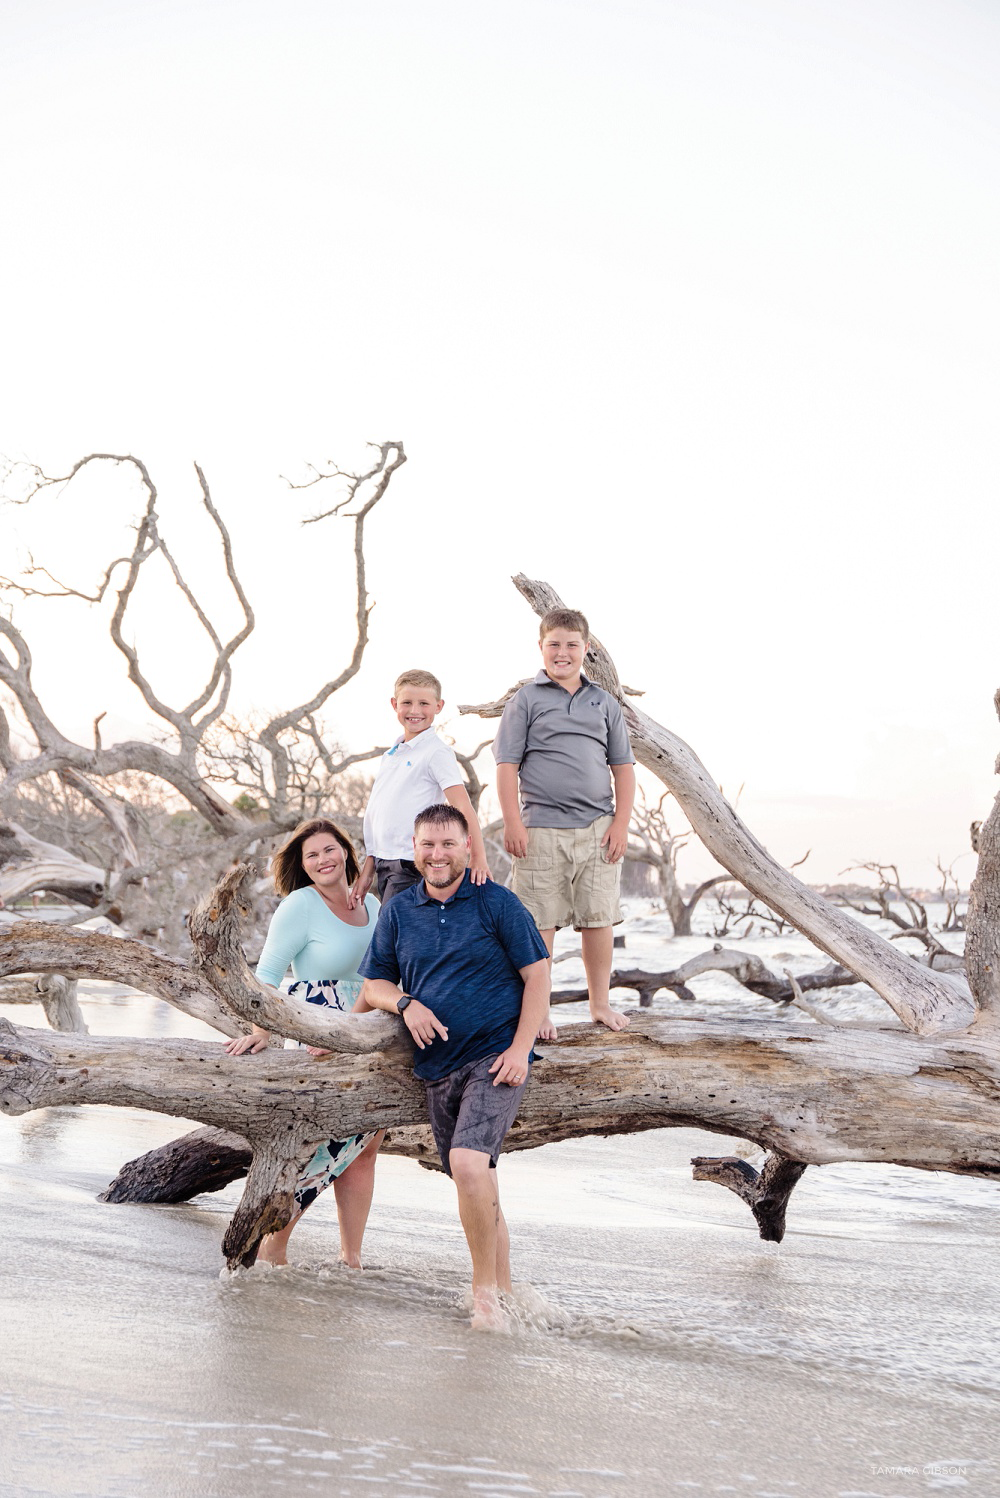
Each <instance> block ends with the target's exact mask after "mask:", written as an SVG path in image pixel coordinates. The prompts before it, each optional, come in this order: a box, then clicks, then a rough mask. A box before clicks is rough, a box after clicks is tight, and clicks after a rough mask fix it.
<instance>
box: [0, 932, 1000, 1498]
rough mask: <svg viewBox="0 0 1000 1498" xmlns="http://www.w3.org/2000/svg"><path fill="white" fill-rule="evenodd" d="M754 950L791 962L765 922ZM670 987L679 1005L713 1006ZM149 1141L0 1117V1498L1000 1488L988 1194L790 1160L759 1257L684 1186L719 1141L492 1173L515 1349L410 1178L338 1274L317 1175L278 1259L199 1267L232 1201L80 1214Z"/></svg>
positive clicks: (397, 1171)
mask: <svg viewBox="0 0 1000 1498" xmlns="http://www.w3.org/2000/svg"><path fill="white" fill-rule="evenodd" d="M638 926H639V923H635V928H634V929H633V931H632V934H631V935H630V938H629V948H630V951H629V960H632V959H633V958H634V957H636V956H639V960H642V961H647V960H648V957H647V954H645V953H642V954H641V955H640V953H639V951H638V950H637V949H638V948H639V947H640V945H641V944H642V943H643V942H644V941H646V940H648V941H650V942H651V941H652V940H653V938H654V937H655V936H656V935H657V933H656V930H655V929H650V930H646V931H645V932H644V931H643V930H640V929H638ZM679 945H680V944H676V945H674V946H672V948H671V952H670V959H669V961H670V963H671V964H672V963H674V962H676V961H677V960H679V958H678V957H677V955H676V954H677V951H678V949H679ZM703 947H704V939H703V938H696V939H692V948H691V949H692V950H695V949H698V950H700V949H702V948H703ZM756 949H757V950H761V951H762V952H764V953H765V955H768V956H769V957H770V959H771V960H772V961H774V953H775V952H777V951H779V950H780V951H786V952H789V953H790V954H791V955H790V959H789V965H791V966H793V967H796V966H798V964H799V962H800V961H801V959H802V958H803V957H804V956H805V955H807V948H806V947H805V944H804V943H802V942H801V939H800V938H797V937H794V936H793V937H790V938H789V937H788V936H783V937H782V938H779V939H778V941H777V942H776V943H772V949H771V951H769V952H768V951H767V949H766V947H765V946H758V947H757V948H756ZM662 957H663V951H662V948H661V949H660V950H659V952H658V953H657V954H656V959H657V961H659V960H660V959H662ZM649 965H653V963H652V962H650V963H649ZM664 965H666V964H664ZM776 965H777V966H781V965H782V964H781V962H777V963H776ZM573 976H574V964H572V963H566V964H565V965H563V967H562V971H561V972H560V978H561V979H565V980H567V981H568V980H571V979H572V978H573ZM695 986H696V988H697V991H698V993H699V1003H700V1004H704V1005H705V1006H706V1008H714V1007H716V1005H721V1004H722V1003H725V1004H726V1005H727V1007H731V1005H732V1001H733V995H734V993H735V992H738V990H734V989H733V988H732V987H731V986H730V983H729V980H725V979H711V978H709V979H705V980H696V985H695ZM752 1002H754V1001H751V1003H752ZM844 1002H845V1004H850V1003H851V1002H853V1001H852V999H851V997H850V995H847V996H845V999H844ZM858 1002H860V1000H859V1001H858ZM85 1008H86V1011H87V1017H88V1022H89V1023H90V1025H91V1028H92V1029H93V1030H94V1031H103V1032H113V1033H145V1034H177V1033H184V1032H186V1033H197V1031H198V1027H197V1026H194V1025H193V1024H192V1023H191V1022H190V1021H187V1020H185V1019H183V1017H181V1016H178V1015H176V1014H175V1013H174V1012H173V1011H171V1010H170V1009H168V1008H167V1006H165V1005H161V1004H157V1003H154V1002H152V1001H150V1000H147V999H142V998H138V997H135V996H132V997H128V996H125V995H123V994H121V993H120V992H117V991H114V990H111V989H107V988H99V987H95V988H93V989H91V991H90V995H89V997H88V998H87V1000H86V1003H85ZM2 1012H3V1013H5V1014H6V1015H7V1016H8V1017H9V1018H12V1019H13V1020H14V1021H15V1023H19V1024H23V1023H25V1022H27V1021H29V1020H30V1022H31V1023H34V1024H41V1023H42V1021H41V1018H40V1014H39V1012H38V1011H34V1010H28V1009H24V1008H19V1009H16V1010H15V1009H5V1010H3V1011H2ZM561 1017H562V1016H561ZM566 1017H568V1016H566ZM177 1132H179V1126H178V1122H177V1121H176V1120H171V1119H168V1118H163V1117H159V1116H157V1115H153V1114H137V1113H134V1112H131V1111H129V1110H118V1109H98V1108H73V1109H66V1110H55V1109H52V1110H46V1111H44V1112H39V1113H35V1114H30V1115H27V1116H26V1117H24V1118H21V1119H15V1120H6V1119H4V1120H0V1210H2V1213H3V1224H4V1230H5V1240H6V1253H5V1273H4V1275H3V1278H2V1281H0V1493H2V1494H4V1495H5V1498H6V1495H14V1494H16V1495H18V1498H21V1495H25V1498H27V1495H35V1494H38V1495H42V1494H46V1495H48V1494H51V1495H60V1498H69V1495H72V1498H76V1495H80V1498H83V1495H86V1498H92V1495H93V1498H131V1495H133V1494H138V1493H140V1492H142V1493H147V1494H153V1495H157V1498H159V1495H165V1498H181V1495H184V1498H187V1495H191V1498H231V1495H232V1498H237V1495H239V1498H258V1495H265V1494H292V1493H322V1494H328V1495H349V1498H356V1495H362V1494H372V1493H383V1494H389V1495H395V1494H419V1493H427V1494H436V1495H446V1498H451V1495H456V1494H466V1495H471V1498H476V1495H501V1494H539V1495H546V1498H602V1495H616V1498H617V1495H626V1494H628V1495H642V1498H645V1495H647V1494H648V1495H657V1494H661V1493H675V1492H676V1493H697V1492H702V1493H736V1494H741V1495H743V1494H745V1495H755V1498H764V1495H768V1494H776V1493H780V1494H792V1495H797V1494H810V1495H811V1494H817V1495H825V1494H831V1495H833V1494H836V1495H843V1498H848V1495H851V1498H857V1495H866V1494H878V1495H883V1494H894V1495H896V1494H900V1495H909V1494H923V1493H928V1492H936V1491H938V1490H941V1489H943V1488H949V1489H959V1490H962V1491H968V1492H970V1493H972V1492H975V1493H983V1494H994V1493H997V1492H1000V1436H998V1434H997V1433H996V1426H997V1415H998V1412H1000V1411H998V1406H1000V1358H998V1356H997V1345H998V1332H1000V1311H998V1309H997V1298H996V1295H995V1293H994V1289H993V1286H994V1284H995V1281H996V1278H997V1268H998V1248H1000V1214H998V1210H997V1209H998V1201H1000V1199H998V1191H997V1187H996V1186H995V1185H994V1184H993V1183H988V1182H979V1181H971V1180H963V1179H960V1178H957V1177H950V1176H946V1175H935V1174H928V1173H925V1172H917V1171H907V1170H899V1169H893V1168H876V1167H869V1166H859V1165H845V1166H825V1167H823V1168H822V1169H816V1168H813V1169H810V1170H809V1171H808V1172H807V1174H806V1176H805V1177H804V1179H803V1181H802V1183H801V1184H800V1185H799V1187H798V1188H797V1189H796V1192H795V1194H794V1196H793V1198H792V1202H791V1205H790V1208H789V1229H788V1233H787V1235H786V1238H785V1241H784V1243H783V1244H781V1245H780V1246H778V1245H772V1244H765V1243H762V1242H761V1241H760V1239H759V1238H758V1237H757V1235H756V1229H755V1226H754V1224H753V1220H752V1218H751V1217H750V1214H749V1213H748V1211H747V1209H746V1208H745V1207H744V1206H743V1205H742V1204H741V1203H740V1202H739V1201H738V1200H737V1199H736V1198H735V1197H734V1196H733V1195H732V1194H731V1193H729V1192H726V1191H723V1190H720V1189H719V1188H717V1187H714V1186H711V1185H708V1184H696V1183H694V1182H692V1181H691V1178H690V1165H689V1160H690V1156H691V1155H693V1154H700V1153H712V1154H718V1153H725V1152H728V1150H729V1149H730V1147H732V1148H741V1149H742V1148H745V1147H744V1146H741V1145H740V1144H739V1142H738V1141H733V1142H731V1146H730V1143H727V1141H724V1140H720V1139H719V1138H718V1137H713V1136H707V1135H703V1134H698V1133H695V1132H693V1131H669V1132H667V1131H664V1132H656V1133H650V1134H646V1135H642V1136H635V1137H631V1138H627V1137H623V1138H615V1139H609V1140H597V1139H588V1140H578V1141H570V1142H566V1143H563V1144H557V1145H552V1146H549V1147H547V1148H545V1149H542V1150H536V1151H533V1152H530V1153H527V1154H521V1155H515V1156H512V1157H509V1158H505V1159H504V1161H503V1162H502V1166H501V1180H502V1189H503V1196H504V1204H505V1209H506V1212H507V1216H508V1220H509V1222H510V1225H511V1233H512V1239H513V1250H514V1273H515V1280H516V1281H518V1282H519V1285H520V1287H521V1288H520V1289H519V1292H518V1295H517V1297H516V1303H515V1306H514V1322H515V1330H514V1332H513V1334H512V1335H511V1336H509V1337H489V1336H481V1335H476V1334H474V1333H472V1332H470V1331H469V1330H468V1324H467V1321H466V1319H465V1311H464V1295H465V1286H466V1277H467V1260H466V1251H465V1246H464V1240H463V1238H462V1235H461V1229H460V1227H459V1224H458V1220H457V1216H456V1213H455V1207H454V1196H453V1190H452V1187H451V1185H450V1183H449V1182H448V1181H447V1180H445V1179H444V1178H443V1177H442V1176H440V1175H438V1174H432V1173H430V1172H427V1171H424V1170H421V1169H420V1167H418V1166H417V1165H416V1164H414V1163H413V1162H411V1161H406V1160H398V1159H392V1158H386V1159H384V1160H382V1161H381V1162H380V1165H379V1176H378V1184H377V1188H376V1199H375V1205H374V1208H373V1211H372V1218H371V1223H370V1227H369V1232H368V1237H367V1239H366V1260H367V1263H368V1265H369V1267H368V1268H367V1269H366V1271H365V1273H364V1274H363V1275H357V1274H352V1273H350V1272H349V1271H346V1270H343V1269H340V1268H339V1267H338V1266H337V1264H336V1253H337V1235H336V1213H335V1209H334V1204H333V1199H332V1193H328V1195H327V1196H326V1197H324V1198H322V1199H321V1200H320V1202H319V1203H317V1205H316V1206H315V1207H314V1208H313V1209H312V1210H311V1211H310V1213H309V1214H308V1216H307V1218H306V1219H305V1220H304V1222H303V1223H302V1225H301V1226H300V1227H299V1228H298V1229H297V1230H296V1234H295V1237H294V1238H293V1240H292V1253H293V1258H294V1259H295V1260H296V1263H295V1265H294V1266H293V1267H292V1268H290V1269H288V1270H277V1271H272V1270H268V1269H266V1268H263V1267H261V1268H259V1269H256V1270H254V1271H252V1272H251V1273H250V1274H247V1275H243V1276H239V1277H237V1278H225V1277H224V1278H220V1273H219V1271H220V1265H221V1259H220V1255H219V1242H220V1239H221V1235H222V1232H223V1230H224V1228H225V1224H226V1221H227V1219H228V1215H229V1213H230V1212H231V1211H232V1208H233V1205H234V1203H235V1202H236V1200H237V1199H238V1195H239V1187H238V1186H234V1187H231V1188H229V1189H228V1190H227V1191H225V1192H222V1193H219V1194H218V1195H215V1196H203V1197H200V1198H198V1200H197V1201H196V1202H194V1203H190V1204H187V1205H185V1206H181V1207H110V1206H104V1205H101V1204H100V1203H98V1202H97V1201H96V1200H95V1198H96V1194H97V1192H98V1191H99V1190H101V1189H102V1188H103V1186H104V1185H105V1184H106V1183H107V1181H108V1179H109V1178H110V1177H111V1176H112V1175H113V1174H114V1173H115V1171H116V1170H117V1168H118V1166H119V1165H120V1164H121V1163H122V1161H123V1160H124V1159H126V1158H129V1157H131V1156H132V1155H135V1154H138V1153H141V1152H142V1151H144V1150H146V1149H149V1148H151V1147H152V1146H153V1145H155V1144H157V1143H159V1142H161V1141H164V1140H166V1139H169V1138H171V1137H173V1135H175V1134H176V1133H177Z"/></svg>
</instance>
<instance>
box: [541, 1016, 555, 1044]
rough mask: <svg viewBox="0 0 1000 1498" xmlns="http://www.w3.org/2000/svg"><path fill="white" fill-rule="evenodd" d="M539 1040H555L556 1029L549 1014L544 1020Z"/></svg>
mask: <svg viewBox="0 0 1000 1498" xmlns="http://www.w3.org/2000/svg"><path fill="white" fill-rule="evenodd" d="M538 1038H539V1040H555V1038H556V1027H555V1021H554V1020H553V1018H552V1015H551V1014H547V1015H546V1016H545V1018H544V1019H543V1020H542V1027H541V1029H540V1030H539V1032H538Z"/></svg>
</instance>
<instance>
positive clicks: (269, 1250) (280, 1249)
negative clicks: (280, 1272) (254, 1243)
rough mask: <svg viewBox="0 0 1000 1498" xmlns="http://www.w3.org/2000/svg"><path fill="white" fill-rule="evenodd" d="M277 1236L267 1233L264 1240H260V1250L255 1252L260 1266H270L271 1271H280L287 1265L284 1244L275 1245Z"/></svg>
mask: <svg viewBox="0 0 1000 1498" xmlns="http://www.w3.org/2000/svg"><path fill="white" fill-rule="evenodd" d="M278 1236H279V1234H277V1233H268V1235H267V1237H266V1238H262V1239H261V1244H260V1248H258V1250H257V1258H258V1259H259V1260H260V1262H261V1263H262V1264H270V1266H271V1268H272V1269H280V1268H281V1267H282V1265H287V1263H288V1255H287V1253H286V1252H285V1245H284V1243H276V1242H275V1241H274V1240H275V1238H277V1237H278Z"/></svg>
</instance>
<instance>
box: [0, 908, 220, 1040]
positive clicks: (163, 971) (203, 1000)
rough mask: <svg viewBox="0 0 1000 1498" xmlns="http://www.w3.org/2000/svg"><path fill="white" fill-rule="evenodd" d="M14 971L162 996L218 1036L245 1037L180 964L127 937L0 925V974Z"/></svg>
mask: <svg viewBox="0 0 1000 1498" xmlns="http://www.w3.org/2000/svg"><path fill="white" fill-rule="evenodd" d="M18 973H63V974H67V975H70V976H72V977H74V978H100V979H102V980H103V981H104V982H107V983H121V984H122V985H123V986H124V987H126V988H137V989H138V990H139V992H140V993H148V994H152V995H153V996H154V997H155V998H158V999H166V1001H167V1003H168V1004H173V1005H174V1007H175V1008H177V1009H180V1010H181V1011H182V1012H183V1013H184V1014H190V1015H191V1016H192V1018H194V1019H200V1020H202V1021H204V1023H205V1024H206V1025H211V1026H212V1028H213V1029H215V1030H220V1031H221V1032H222V1034H223V1035H245V1034H246V1032H247V1028H248V1027H247V1025H245V1024H241V1023H240V1022H239V1021H238V1020H237V1019H236V1017H235V1016H234V1015H233V1014H232V1013H230V1011H229V1010H227V1009H226V1008H224V1007H223V1005H222V1004H221V1003H220V1002H219V999H218V998H217V997H216V995H215V994H214V993H213V992H212V991H211V989H210V988H208V987H207V986H206V985H205V984H204V983H203V982H202V981H201V979H200V978H199V977H198V975H197V974H196V973H194V972H192V971H191V969H190V968H189V967H187V966H186V964H185V963H183V962H179V961H178V960H177V959H176V958H175V957H167V956H165V955H164V954H163V953H161V952H154V951H153V950H152V948H150V947H147V946H146V945H145V944H144V943H143V942H141V941H136V940H135V939H134V938H132V937H120V936H105V935H104V934H103V933H102V932H99V931H77V930H74V929H72V928H67V927H65V926H51V925H48V924H47V923H46V922H45V921H18V923H17V925H16V926H6V927H0V978H4V977H7V976H8V975H15V974H18Z"/></svg>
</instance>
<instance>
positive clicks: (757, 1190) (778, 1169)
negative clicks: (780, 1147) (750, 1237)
mask: <svg viewBox="0 0 1000 1498" xmlns="http://www.w3.org/2000/svg"><path fill="white" fill-rule="evenodd" d="M691 1164H692V1165H693V1166H694V1179H695V1180H696V1181H714V1182H715V1184H716V1185H717V1186H726V1187H728V1189H729V1190H730V1191H735V1192H736V1195H737V1196H738V1197H739V1198H740V1200H741V1201H745V1202H746V1204H747V1206H748V1207H749V1208H750V1210H751V1212H752V1213H753V1215H754V1217H755V1218H756V1220H757V1226H758V1228H759V1229H760V1236H761V1237H762V1238H763V1239H764V1241H765V1243H780V1242H781V1240H782V1238H783V1237H784V1236H785V1209H786V1208H787V1206H788V1198H789V1197H790V1196H791V1194H792V1192H793V1191H794V1190H795V1187H796V1186H797V1185H798V1183H799V1181H800V1180H801V1179H802V1176H803V1174H804V1172H805V1171H806V1169H807V1166H806V1162H805V1161H804V1160H790V1159H789V1158H788V1156H787V1155H779V1154H777V1153H776V1152H774V1151H772V1153H771V1154H769V1155H768V1157H767V1159H766V1160H765V1161H764V1164H763V1165H762V1167H761V1169H760V1170H755V1169H754V1168H753V1166H752V1165H750V1164H748V1163H747V1161H746V1160H741V1159H740V1157H739V1156H738V1155H722V1156H719V1157H717V1158H713V1157H712V1156H710V1155H695V1157H694V1159H693V1160H692V1161H691Z"/></svg>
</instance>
